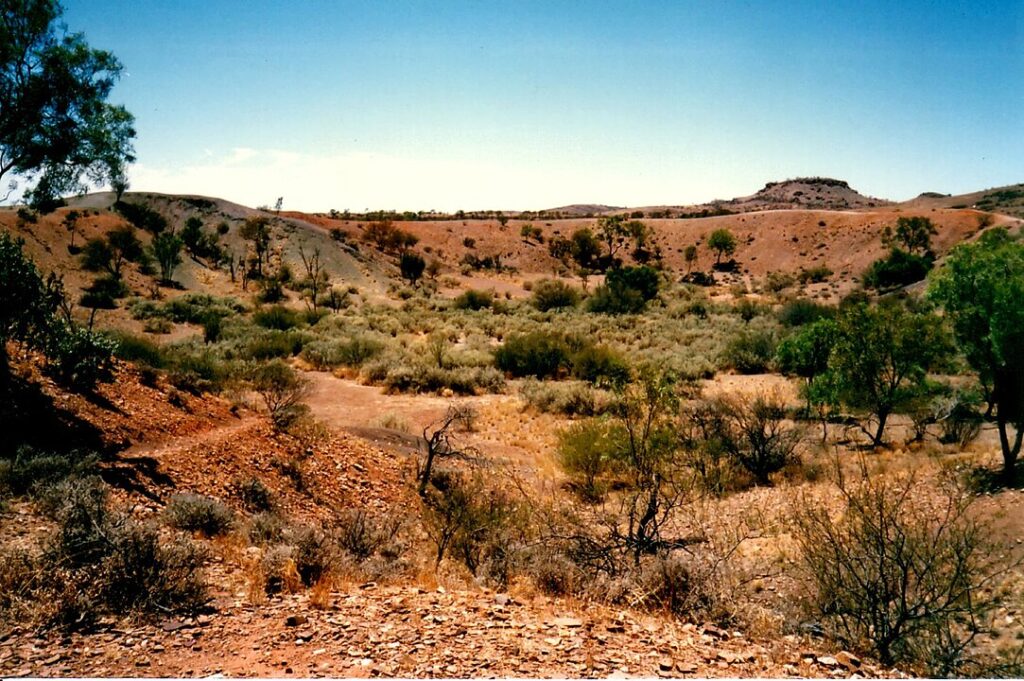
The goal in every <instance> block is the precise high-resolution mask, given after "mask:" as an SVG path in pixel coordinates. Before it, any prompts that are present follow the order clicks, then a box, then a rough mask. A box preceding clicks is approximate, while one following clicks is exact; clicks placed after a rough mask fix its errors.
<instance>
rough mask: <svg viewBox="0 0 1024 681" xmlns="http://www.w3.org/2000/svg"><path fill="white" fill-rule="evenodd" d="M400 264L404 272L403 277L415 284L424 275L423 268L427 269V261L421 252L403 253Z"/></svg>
mask: <svg viewBox="0 0 1024 681" xmlns="http://www.w3.org/2000/svg"><path fill="white" fill-rule="evenodd" d="M398 266H399V269H400V270H401V273H402V279H405V280H406V281H408V282H409V284H410V285H412V286H415V285H416V283H417V282H418V281H419V280H420V278H421V277H422V276H423V270H425V269H426V267H427V262H426V260H424V259H423V256H422V255H420V254H419V253H402V256H401V258H399V261H398Z"/></svg>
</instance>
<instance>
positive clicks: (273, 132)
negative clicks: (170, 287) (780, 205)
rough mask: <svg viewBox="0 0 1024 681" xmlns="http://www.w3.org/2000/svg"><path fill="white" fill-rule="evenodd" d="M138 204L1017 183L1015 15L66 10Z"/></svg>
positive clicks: (518, 204)
mask: <svg viewBox="0 0 1024 681" xmlns="http://www.w3.org/2000/svg"><path fill="white" fill-rule="evenodd" d="M65 21H66V23H67V24H68V27H69V28H70V29H71V30H73V31H82V32H84V33H85V34H86V36H87V38H88V39H89V42H90V43H91V44H92V45H93V46H95V47H101V48H104V49H109V50H111V51H113V52H114V53H115V54H116V55H117V56H118V57H119V58H120V59H121V61H122V62H123V63H124V65H125V75H124V77H123V78H122V80H121V82H120V84H119V85H118V86H117V88H116V89H115V91H114V95H113V99H114V100H116V101H118V102H121V103H124V104H125V105H126V106H127V107H128V109H129V110H130V111H132V113H133V114H134V115H135V117H136V121H137V129H138V139H137V142H136V149H137V152H138V154H137V155H138V163H137V164H136V165H135V166H134V167H133V169H132V171H131V181H132V188H133V189H138V190H149V191H165V192H189V193H199V194H206V195H213V196H222V197H224V198H228V199H232V200H235V201H239V202H241V203H246V204H249V205H256V204H262V203H272V202H273V201H274V199H275V198H276V197H278V196H283V197H284V204H285V207H286V208H289V207H290V208H295V209H303V210H327V209H329V208H336V209H339V210H341V209H345V208H349V209H352V210H363V209H367V208H371V209H377V208H394V209H398V210H406V209H411V210H421V209H422V210H427V209H438V210H455V209H459V208H463V209H475V208H500V209H513V210H514V209H539V208H546V207H554V206H557V205H563V204H567V203H576V202H580V203H584V202H600V203H609V204H616V205H633V206H637V205H653V204H664V203H671V204H676V203H694V202H701V201H706V200H710V199H713V198H731V197H733V196H737V195H742V194H749V193H752V192H754V191H756V190H757V189H758V188H760V187H761V186H762V185H763V184H764V183H765V182H767V181H771V180H778V179H784V178H786V177H795V176H800V175H828V176H833V177H839V178H841V179H845V180H847V181H849V182H850V184H851V185H852V186H853V187H854V188H856V189H859V190H860V191H862V192H864V193H867V194H871V195H875V196H882V197H886V198H894V199H905V198H910V197H911V196H914V195H916V194H918V193H920V192H922V191H941V192H944V193H960V192H966V191H973V190H976V189H981V188H985V187H991V186H998V185H1003V184H1010V183H1015V182H1021V181H1024V134H1022V133H1024V107H1022V105H1024V1H1021V0H1018V1H1017V2H986V3H974V2H962V3H961V2H945V3H944V2H902V3H891V2H827V3H823V2H771V3H769V2H726V1H722V2H711V1H710V0H709V1H708V2H700V3H697V2H683V1H681V0H680V1H675V2H617V3H613V2H599V1H591V2H584V1H578V2H553V1H551V0H549V1H547V2H530V1H527V0H523V1H516V2H512V1H509V2H504V3H499V2H482V1H476V2H469V1H467V2H413V1H408V0H407V1H403V2H385V1H383V0H381V1H368V2H341V1H316V2H314V1H307V2H302V1H296V2H289V3H284V2H258V1H257V2H252V1H250V2H242V1H240V0H238V1H235V0H231V1H228V0H222V1H208V2H202V1H192V0H176V1H174V2H166V1H164V0H161V1H160V2H155V1H144V0H120V1H115V0H65Z"/></svg>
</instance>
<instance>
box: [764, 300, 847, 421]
mask: <svg viewBox="0 0 1024 681" xmlns="http://www.w3.org/2000/svg"><path fill="white" fill-rule="evenodd" d="M836 333H837V330H836V324H835V322H834V321H832V320H831V319H827V318H825V319H819V320H817V321H815V322H812V323H811V324H808V325H806V326H804V327H802V328H801V329H800V330H799V331H797V332H796V333H795V334H793V335H792V336H789V337H788V338H786V339H785V340H783V341H782V342H781V343H779V347H778V349H777V350H776V353H775V363H776V364H777V365H778V367H779V371H781V372H782V373H784V374H790V375H795V376H799V377H801V378H803V379H804V381H805V382H806V385H805V395H806V396H807V397H808V407H810V405H811V394H812V393H813V391H812V389H811V388H812V384H813V383H814V381H815V379H816V378H818V377H819V376H821V375H822V374H824V373H825V372H826V371H828V367H829V358H830V357H831V356H832V348H833V347H834V346H835V342H836Z"/></svg>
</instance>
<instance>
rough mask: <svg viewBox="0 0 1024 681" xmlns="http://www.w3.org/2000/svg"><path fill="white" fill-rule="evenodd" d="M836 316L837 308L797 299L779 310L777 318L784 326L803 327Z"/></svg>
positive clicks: (805, 299)
mask: <svg viewBox="0 0 1024 681" xmlns="http://www.w3.org/2000/svg"><path fill="white" fill-rule="evenodd" d="M833 316H835V308H833V307H830V306H828V305H822V304H821V303H816V302H814V301H813V300H810V299H808V298H795V299H793V300H790V301H789V302H787V303H785V304H784V305H783V306H782V307H781V308H779V311H778V313H777V314H776V317H777V318H778V320H779V322H780V323H781V324H782V325H783V326H803V325H805V324H810V323H812V322H815V321H818V320H819V319H828V318H830V317H833Z"/></svg>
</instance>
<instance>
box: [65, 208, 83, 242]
mask: <svg viewBox="0 0 1024 681" xmlns="http://www.w3.org/2000/svg"><path fill="white" fill-rule="evenodd" d="M80 217H81V215H80V214H79V213H78V211H77V210H69V211H68V213H67V215H65V216H64V220H63V222H61V224H62V225H63V226H64V229H66V230H67V231H68V233H69V234H71V243H70V244H69V245H68V250H69V251H71V252H72V253H73V252H75V234H76V233H77V232H78V218H80Z"/></svg>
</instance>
